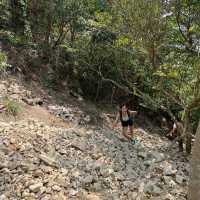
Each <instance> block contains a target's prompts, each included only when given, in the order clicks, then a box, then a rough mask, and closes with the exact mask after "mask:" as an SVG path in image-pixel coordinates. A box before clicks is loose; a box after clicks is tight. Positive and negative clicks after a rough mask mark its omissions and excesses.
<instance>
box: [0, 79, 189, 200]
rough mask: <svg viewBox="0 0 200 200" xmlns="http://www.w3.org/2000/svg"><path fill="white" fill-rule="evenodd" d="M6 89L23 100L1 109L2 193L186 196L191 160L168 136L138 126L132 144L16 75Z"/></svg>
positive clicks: (116, 199)
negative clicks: (11, 110) (13, 112)
mask: <svg viewBox="0 0 200 200" xmlns="http://www.w3.org/2000/svg"><path fill="white" fill-rule="evenodd" d="M0 91H1V99H2V105H3V98H4V97H5V96H6V97H7V98H9V99H13V100H14V101H17V102H18V104H19V105H20V107H21V109H20V111H19V113H18V114H17V116H15V117H9V116H8V113H7V112H6V109H8V108H6V107H5V108H4V109H2V110H1V114H0V119H1V122H0V200H68V199H80V200H81V199H82V200H111V199H113V200H123V199H124V200H127V199H128V200H147V199H150V200H176V199H177V200H186V193H187V184H188V175H189V163H188V161H187V159H186V158H185V157H184V155H182V154H180V153H179V152H178V148H177V146H176V145H172V143H171V142H170V141H169V140H168V139H166V138H163V137H160V136H159V135H157V134H150V133H148V132H147V131H145V130H143V129H142V128H141V127H138V128H137V129H135V135H136V137H137V138H138V139H139V140H140V143H139V144H137V145H132V144H130V143H128V142H123V141H122V140H121V136H120V134H118V132H115V131H113V130H111V129H110V128H109V124H107V126H95V125H94V123H92V120H93V114H91V113H90V114H87V113H86V112H85V111H82V110H81V109H80V107H75V106H74V105H64V106H59V105H56V104H55V103H52V102H51V101H48V100H46V101H45V100H44V99H42V98H41V97H40V96H36V95H33V94H32V93H31V92H30V91H28V90H27V89H26V88H25V87H23V86H22V85H20V84H18V83H17V82H16V81H14V80H12V81H10V82H7V81H1V83H0ZM38 104H39V105H38ZM102 115H103V113H102ZM105 123H106V122H104V124H105ZM106 127H107V128H106Z"/></svg>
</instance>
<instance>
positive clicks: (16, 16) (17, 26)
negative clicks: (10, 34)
mask: <svg viewBox="0 0 200 200" xmlns="http://www.w3.org/2000/svg"><path fill="white" fill-rule="evenodd" d="M10 8H11V22H10V24H11V27H12V29H13V30H14V31H15V32H16V33H24V27H25V19H24V11H25V10H24V7H23V5H22V3H21V1H20V0H10Z"/></svg>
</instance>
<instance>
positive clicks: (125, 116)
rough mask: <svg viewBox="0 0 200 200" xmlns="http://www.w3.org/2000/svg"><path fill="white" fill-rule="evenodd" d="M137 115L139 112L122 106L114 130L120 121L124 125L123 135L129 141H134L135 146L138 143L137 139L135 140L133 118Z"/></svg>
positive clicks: (124, 105)
mask: <svg viewBox="0 0 200 200" xmlns="http://www.w3.org/2000/svg"><path fill="white" fill-rule="evenodd" d="M135 114H137V111H132V110H129V109H128V107H127V106H126V104H122V105H121V106H120V110H119V112H118V113H117V116H116V120H115V122H114V125H113V128H114V127H115V126H116V125H117V122H118V120H119V119H120V121H121V125H122V135H123V136H124V137H125V138H126V139H127V140H129V141H132V143H133V144H135V143H136V142H137V141H136V140H135V139H134V140H133V116H134V115H135ZM128 128H129V130H130V134H128Z"/></svg>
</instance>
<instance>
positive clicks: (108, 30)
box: [0, 0, 200, 152]
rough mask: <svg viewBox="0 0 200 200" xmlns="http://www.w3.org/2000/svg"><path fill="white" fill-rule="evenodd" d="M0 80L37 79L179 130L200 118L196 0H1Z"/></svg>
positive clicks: (199, 8) (190, 130)
mask: <svg viewBox="0 0 200 200" xmlns="http://www.w3.org/2000/svg"><path fill="white" fill-rule="evenodd" d="M0 27H1V31H0V40H1V42H2V43H3V48H6V49H9V50H10V54H9V55H7V56H8V57H9V60H10V61H9V62H10V63H9V64H10V65H9V64H8V63H7V56H6V55H5V54H4V53H3V52H2V51H1V52H0V53H1V54H0V63H1V64H0V70H1V73H2V74H3V73H5V72H7V71H11V72H14V73H16V72H18V73H21V74H23V75H25V76H26V77H28V78H27V80H30V78H34V77H33V74H37V75H40V76H41V77H42V83H43V84H44V85H45V86H47V87H49V88H52V89H56V87H61V86H63V85H65V86H66V85H67V86H68V88H70V89H72V90H74V91H75V92H76V93H78V94H80V95H82V96H84V97H86V98H89V99H91V100H92V101H96V102H111V103H113V102H114V103H116V102H119V101H120V97H121V96H129V98H131V99H133V103H134V107H137V108H138V107H139V109H141V110H145V111H147V110H148V111H151V112H152V113H158V112H164V113H167V115H168V116H169V118H170V119H171V120H173V121H175V120H177V121H182V122H183V124H184V131H183V132H184V133H183V136H184V137H186V140H187V142H186V144H187V145H186V146H187V151H188V152H190V151H191V135H192V134H194V133H195V132H196V129H197V125H198V120H199V117H200V90H199V84H200V62H199V51H200V40H199V39H200V3H199V1H198V0H178V1H170V0H153V1H152V0H150V1H145V0H141V1H137V0H115V1H112V0H110V1H104V0H79V1H74V0H50V1H46V0H37V1H35V0H31V1H27V0H9V1H7V0H1V2H0Z"/></svg>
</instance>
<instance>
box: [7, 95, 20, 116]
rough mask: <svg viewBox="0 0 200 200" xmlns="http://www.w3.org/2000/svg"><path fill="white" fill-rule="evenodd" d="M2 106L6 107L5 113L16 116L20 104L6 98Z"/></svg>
mask: <svg viewBox="0 0 200 200" xmlns="http://www.w3.org/2000/svg"><path fill="white" fill-rule="evenodd" d="M4 106H5V108H6V113H7V114H8V115H12V116H17V114H18V113H19V112H20V110H21V109H20V105H19V104H18V103H17V102H15V101H13V100H10V99H6V100H5V102H4Z"/></svg>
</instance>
